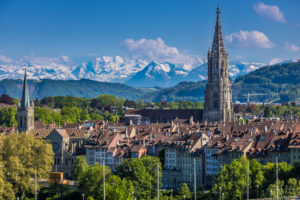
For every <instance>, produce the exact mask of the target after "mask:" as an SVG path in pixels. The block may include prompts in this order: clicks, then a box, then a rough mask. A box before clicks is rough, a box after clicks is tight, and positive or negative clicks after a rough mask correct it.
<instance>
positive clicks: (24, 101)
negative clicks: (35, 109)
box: [21, 69, 30, 107]
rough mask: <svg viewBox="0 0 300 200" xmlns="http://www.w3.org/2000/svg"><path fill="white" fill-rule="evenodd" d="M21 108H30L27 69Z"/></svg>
mask: <svg viewBox="0 0 300 200" xmlns="http://www.w3.org/2000/svg"><path fill="white" fill-rule="evenodd" d="M21 107H30V101H29V91H28V85H27V75H26V69H25V75H24V82H23V92H22V99H21Z"/></svg>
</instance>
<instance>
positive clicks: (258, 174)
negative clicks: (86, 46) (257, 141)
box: [249, 159, 264, 198]
mask: <svg viewBox="0 0 300 200" xmlns="http://www.w3.org/2000/svg"><path fill="white" fill-rule="evenodd" d="M249 167H250V172H251V173H250V175H249V177H250V180H251V185H250V191H251V193H250V197H252V198H257V190H259V188H262V184H263V181H264V174H263V168H262V165H261V164H260V163H259V162H258V161H257V160H256V159H252V160H251V161H250V164H249ZM258 194H259V192H258Z"/></svg>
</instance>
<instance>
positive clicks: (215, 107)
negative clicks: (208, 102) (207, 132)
mask: <svg viewBox="0 0 300 200" xmlns="http://www.w3.org/2000/svg"><path fill="white" fill-rule="evenodd" d="M217 108H219V103H218V100H214V109H217Z"/></svg>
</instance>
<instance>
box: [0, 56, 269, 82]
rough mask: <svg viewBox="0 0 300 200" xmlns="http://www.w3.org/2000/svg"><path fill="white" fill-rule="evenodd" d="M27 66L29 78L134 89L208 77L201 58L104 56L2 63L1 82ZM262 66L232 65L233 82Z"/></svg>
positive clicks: (18, 73) (244, 63) (243, 63)
mask: <svg viewBox="0 0 300 200" xmlns="http://www.w3.org/2000/svg"><path fill="white" fill-rule="evenodd" d="M24 66H26V70H27V74H28V77H29V78H30V79H63V80H67V79H71V80H79V79H91V80H97V81H102V82H120V83H127V84H129V85H132V86H135V87H152V86H161V87H169V86H173V85H176V84H177V83H179V82H182V81H199V80H205V79H206V77H207V63H205V62H204V61H203V60H202V59H201V58H199V57H191V58H190V59H189V60H187V61H185V62H184V63H170V62H160V61H151V62H150V61H146V60H141V59H131V58H126V57H120V56H115V57H109V56H103V57H95V58H94V59H92V60H91V61H89V62H82V63H81V64H79V65H78V64H77V65H76V64H68V63H64V62H48V63H25V64H24V63H21V62H18V63H14V64H5V63H2V64H1V63H0V80H2V79H22V78H23V76H24V69H25V67H24ZM262 66H265V64H262V63H246V62H239V61H235V62H230V63H229V74H230V76H231V77H232V78H233V79H234V78H236V77H237V76H239V75H244V74H247V73H249V72H251V71H253V70H256V69H258V68H260V67H262Z"/></svg>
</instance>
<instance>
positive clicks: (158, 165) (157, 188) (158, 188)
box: [157, 163, 159, 200]
mask: <svg viewBox="0 0 300 200" xmlns="http://www.w3.org/2000/svg"><path fill="white" fill-rule="evenodd" d="M157 200H159V164H158V163H157Z"/></svg>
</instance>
